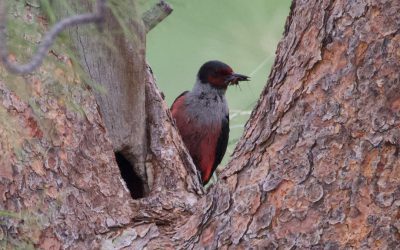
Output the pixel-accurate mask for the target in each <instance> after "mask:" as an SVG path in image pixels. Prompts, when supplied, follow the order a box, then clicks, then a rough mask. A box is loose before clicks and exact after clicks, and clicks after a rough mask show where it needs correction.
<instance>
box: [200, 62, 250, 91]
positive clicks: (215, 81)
mask: <svg viewBox="0 0 400 250" xmlns="http://www.w3.org/2000/svg"><path fill="white" fill-rule="evenodd" d="M197 76H198V78H199V80H200V81H201V83H204V84H206V83H208V84H210V85H211V86H213V87H215V88H218V89H226V88H227V87H228V86H229V85H236V84H239V81H249V77H248V76H245V75H241V74H237V73H235V72H233V70H232V68H231V67H230V66H229V65H227V64H225V63H223V62H220V61H208V62H206V63H205V64H203V66H201V67H200V70H199V73H198V75H197Z"/></svg>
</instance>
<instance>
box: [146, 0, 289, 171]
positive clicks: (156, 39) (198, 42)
mask: <svg viewBox="0 0 400 250" xmlns="http://www.w3.org/2000/svg"><path fill="white" fill-rule="evenodd" d="M155 2H156V1H143V2H142V6H143V8H148V7H150V6H151V5H152V4H154V3H155ZM168 2H169V3H171V4H172V5H173V7H174V11H173V12H172V14H171V15H170V16H169V17H167V18H166V19H165V20H164V21H163V22H161V23H160V24H159V25H157V26H156V27H155V28H154V29H153V30H152V31H151V32H150V33H149V34H148V36H147V58H148V61H149V63H150V65H151V67H152V69H153V71H154V74H155V76H156V78H157V83H158V86H159V87H160V88H161V90H162V91H163V92H164V94H165V98H166V101H167V103H168V105H171V104H172V102H173V101H174V100H175V98H176V97H177V96H178V95H179V94H180V93H182V92H183V91H185V90H190V89H191V88H192V86H193V84H194V81H195V77H196V74H197V71H198V70H199V68H200V66H201V65H202V64H203V63H204V62H206V61H208V60H215V59H216V60H220V61H223V62H225V63H227V64H229V65H230V66H231V67H232V68H233V70H234V71H236V72H238V73H242V74H245V75H248V76H251V81H250V82H244V83H242V84H241V85H240V86H239V87H231V88H230V89H228V91H227V100H228V103H229V108H230V117H231V123H230V129H231V132H230V139H229V146H228V150H227V154H226V155H225V160H224V162H223V163H224V164H225V163H226V159H227V158H228V157H227V156H229V155H230V154H231V153H232V151H233V149H234V146H235V144H236V142H237V141H238V139H239V138H240V136H241V134H242V132H243V127H244V125H245V122H246V121H247V119H248V118H249V115H250V112H251V110H252V109H253V107H254V105H255V104H256V102H257V100H258V98H259V95H260V92H261V90H262V89H263V87H264V86H265V84H266V81H267V77H268V75H269V72H270V68H271V65H272V63H273V61H274V57H275V50H276V46H277V43H278V42H279V40H280V39H281V37H282V32H283V28H284V23H285V20H286V17H287V16H288V14H289V7H290V2H291V1H290V0H251V1H243V0H179V1H178V0H169V1H168Z"/></svg>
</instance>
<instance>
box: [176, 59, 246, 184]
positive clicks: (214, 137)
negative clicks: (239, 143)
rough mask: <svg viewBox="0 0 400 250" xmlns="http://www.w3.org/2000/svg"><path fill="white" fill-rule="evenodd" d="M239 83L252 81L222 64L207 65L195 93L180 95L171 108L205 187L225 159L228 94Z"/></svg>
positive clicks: (213, 62)
mask: <svg viewBox="0 0 400 250" xmlns="http://www.w3.org/2000/svg"><path fill="white" fill-rule="evenodd" d="M240 81H249V77H248V76H245V75H242V74H237V73H235V72H234V71H233V70H232V68H231V67H230V66H229V65H227V64H226V63H223V62H221V61H217V60H213V61H208V62H206V63H204V64H203V65H202V66H201V67H200V69H199V71H198V73H197V77H196V81H195V84H194V86H193V88H192V90H191V91H185V92H183V93H182V94H180V95H179V96H178V97H177V98H176V99H175V101H174V102H173V104H172V106H171V109H170V110H171V114H172V117H173V118H174V120H175V124H176V126H177V128H178V131H179V133H180V135H181V137H182V140H183V142H184V144H185V146H186V148H187V149H188V151H189V154H190V156H191V157H192V160H193V163H194V164H195V166H196V168H197V169H198V171H200V173H201V180H202V183H203V185H206V184H207V183H208V182H209V180H210V178H211V177H212V175H213V173H214V171H215V169H216V168H217V166H218V165H219V164H220V163H221V161H222V158H223V157H224V155H225V152H226V148H227V146H228V139H229V109H228V104H227V101H226V98H225V92H226V90H227V88H228V86H231V85H237V84H239V82H240Z"/></svg>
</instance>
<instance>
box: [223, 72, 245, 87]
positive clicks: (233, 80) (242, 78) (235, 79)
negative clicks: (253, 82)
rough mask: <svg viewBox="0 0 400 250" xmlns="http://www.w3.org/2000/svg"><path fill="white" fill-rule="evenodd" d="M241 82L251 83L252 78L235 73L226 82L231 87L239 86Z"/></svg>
mask: <svg viewBox="0 0 400 250" xmlns="http://www.w3.org/2000/svg"><path fill="white" fill-rule="evenodd" d="M240 81H250V77H248V76H245V75H241V74H236V73H233V74H232V75H230V76H228V78H227V79H226V81H225V82H226V83H228V84H230V85H236V84H239V82H240Z"/></svg>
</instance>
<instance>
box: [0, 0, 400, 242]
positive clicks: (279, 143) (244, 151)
mask: <svg viewBox="0 0 400 250" xmlns="http://www.w3.org/2000/svg"><path fill="white" fill-rule="evenodd" d="M398 13H400V3H399V2H398V1H395V0H392V1H389V0H387V1H384V0H365V1H363V0H360V1H342V0H340V1H332V0H324V1H317V0H313V1H307V2H306V1H294V2H293V4H292V7H291V13H290V16H289V17H288V19H287V22H286V26H285V32H284V37H283V39H282V40H281V42H280V43H279V46H278V49H277V53H276V59H275V63H274V66H273V68H272V71H271V73H270V76H269V79H268V84H267V86H266V87H265V89H264V91H263V92H262V94H261V96H260V100H259V102H258V104H257V106H256V107H255V109H254V110H253V112H252V115H251V118H250V120H249V122H248V123H247V124H246V128H245V132H244V134H243V136H242V138H241V140H240V141H239V143H238V145H237V147H236V149H235V151H234V153H233V156H232V159H231V161H230V162H229V164H228V166H227V167H226V168H225V169H224V171H223V172H222V174H221V175H220V176H219V180H218V182H217V184H216V185H214V186H213V187H211V188H210V189H209V190H208V192H204V191H203V189H202V187H201V186H200V182H199V176H198V174H197V173H196V171H195V168H194V166H193V164H192V161H191V159H190V157H189V155H188V153H187V150H186V149H185V147H184V146H183V144H182V142H181V140H180V138H179V135H178V133H177V131H176V129H175V127H174V124H173V122H172V120H171V116H170V113H169V111H168V107H167V106H166V104H165V103H164V101H163V100H162V97H161V95H160V93H159V91H158V89H157V88H156V86H155V83H154V79H153V76H152V74H151V70H150V69H149V68H145V62H144V60H143V61H142V63H143V71H142V72H141V73H140V74H143V87H145V90H144V91H145V93H146V96H145V97H143V98H144V99H142V100H143V101H144V100H145V103H143V107H144V110H145V112H146V118H145V124H146V126H145V127H146V129H145V137H146V152H147V155H146V157H145V159H146V164H145V170H146V171H147V176H151V177H152V178H151V179H148V180H147V181H148V182H147V183H151V185H149V187H151V190H149V193H148V194H147V196H146V197H145V198H143V199H139V200H132V199H130V197H129V192H128V191H127V190H126V189H125V188H124V186H123V182H122V180H121V178H120V177H119V171H118V168H117V166H116V164H115V162H114V161H113V160H112V159H113V147H112V144H111V143H110V142H109V140H108V139H107V137H106V132H105V129H104V127H103V122H102V120H101V118H100V115H99V112H98V111H97V109H96V105H95V102H94V98H93V97H92V94H91V93H92V92H91V91H90V90H87V89H85V88H83V87H81V86H80V85H73V86H70V87H68V88H71V91H70V92H71V95H70V96H69V95H67V98H71V99H73V100H74V101H75V102H76V103H77V104H79V105H80V106H81V107H82V110H83V114H84V115H81V116H80V115H78V114H76V113H74V112H69V111H68V110H67V109H65V108H63V107H62V106H61V104H57V101H58V99H57V98H55V97H54V96H52V95H51V93H48V92H46V91H43V92H40V91H39V92H37V94H36V95H37V96H35V98H36V99H37V102H38V103H39V104H40V105H43V107H41V109H42V110H44V111H43V113H44V114H43V117H41V119H40V121H41V120H43V119H44V118H45V120H46V122H47V123H48V124H51V127H54V128H55V129H54V130H51V133H47V131H49V130H45V129H44V128H43V127H41V126H39V125H37V124H40V121H39V122H35V121H36V119H37V118H35V117H34V116H32V112H33V109H32V107H31V106H30V105H29V103H28V102H26V101H23V100H21V99H20V98H18V97H17V96H16V95H15V94H14V93H13V91H11V90H9V89H8V88H7V85H6V84H4V82H3V83H2V82H0V83H1V85H0V89H1V91H0V93H1V99H0V100H1V102H0V104H1V105H0V107H1V109H0V111H1V112H3V113H7V115H8V117H10V118H9V119H10V120H12V122H14V123H15V124H16V128H17V131H16V135H17V136H16V137H15V135H13V136H14V137H12V135H10V133H9V132H8V131H9V128H6V129H4V128H3V129H2V130H1V131H0V136H1V147H0V150H1V153H2V155H6V156H7V157H8V158H7V159H11V160H10V161H9V162H10V163H9V164H7V162H8V161H6V160H4V159H5V158H4V157H2V158H1V160H2V162H3V164H2V165H1V172H0V173H1V174H0V178H1V182H0V198H1V203H0V204H1V209H2V210H7V211H14V212H17V214H11V215H8V216H5V215H1V214H0V216H2V217H1V222H2V223H0V228H1V230H2V232H3V233H0V237H1V235H5V236H6V237H3V238H5V239H7V240H8V242H17V241H18V242H28V243H31V244H32V245H34V246H37V247H42V248H50V246H55V248H56V249H57V248H66V247H71V248H85V247H86V248H88V247H90V248H99V247H103V248H105V249H123V248H135V249H141V248H143V247H147V248H148V249H155V248H162V249H168V248H170V249H175V248H195V249H198V248H209V249H215V248H222V249H226V248H243V249H246V248H250V247H260V248H270V249H276V248H282V249H286V248H293V247H296V248H301V249H309V248H314V249H339V248H340V249H342V248H367V249H377V248H378V249H385V248H386V249H397V248H399V247H400V234H399V230H400V224H399V206H400V188H399V185H400V168H399V159H398V157H399V155H398V147H399V140H400V130H399V125H400V115H399V114H400V113H399V112H400V71H399V68H400V15H399V14H398ZM86 53H87V52H86ZM47 67H52V66H51V65H50V66H47ZM64 75H65V78H66V80H65V81H70V82H73V80H71V79H69V78H68V76H69V75H73V72H72V69H70V71H68V72H64ZM40 77H44V76H43V75H34V76H30V77H29V78H26V81H28V82H39V83H41V79H42V78H40ZM2 81H4V80H2ZM70 92H68V93H70ZM36 99H35V100H36ZM42 118H43V119H42ZM19 128H21V129H19ZM18 129H19V130H18ZM22 133H27V135H26V136H25V137H27V138H29V140H22V139H19V138H25V137H23V136H22ZM24 135H25V134H24ZM15 138H17V139H18V140H16V141H21V145H22V146H21V148H22V151H21V152H23V157H18V154H17V153H16V152H15V150H12V147H11V146H10V145H11V141H13V140H14V139H15ZM4 162H5V163H4ZM42 201H45V202H42ZM23 216H26V217H30V218H35V220H34V222H31V223H27V220H26V219H24V218H26V217H24V218H22V217H23ZM28 222H29V221H28ZM32 223H33V224H32ZM22 232H23V233H22ZM0 239H1V238H0Z"/></svg>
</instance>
